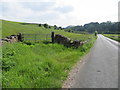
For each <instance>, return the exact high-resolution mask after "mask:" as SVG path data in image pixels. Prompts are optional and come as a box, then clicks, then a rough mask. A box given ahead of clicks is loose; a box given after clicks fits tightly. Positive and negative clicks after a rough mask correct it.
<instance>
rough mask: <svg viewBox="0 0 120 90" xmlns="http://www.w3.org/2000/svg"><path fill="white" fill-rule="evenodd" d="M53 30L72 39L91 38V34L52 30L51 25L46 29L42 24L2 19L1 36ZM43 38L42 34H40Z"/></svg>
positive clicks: (43, 32)
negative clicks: (25, 23)
mask: <svg viewBox="0 0 120 90" xmlns="http://www.w3.org/2000/svg"><path fill="white" fill-rule="evenodd" d="M0 21H1V20H0ZM52 31H54V32H55V34H62V35H65V36H67V37H69V38H71V39H72V40H83V41H84V40H88V39H91V38H92V36H93V35H92V34H89V35H87V34H84V35H83V34H75V33H69V32H64V30H54V28H53V27H52V28H51V29H46V28H44V27H43V26H42V27H38V25H36V24H35V25H34V24H33V25H31V24H28V25H23V24H21V23H20V22H12V21H5V20H2V38H5V37H6V36H10V35H12V34H18V33H20V32H21V33H25V34H36V33H37V34H38V33H39V34H51V32H52ZM41 37H42V38H43V36H41Z"/></svg>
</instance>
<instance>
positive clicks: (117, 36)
mask: <svg viewBox="0 0 120 90" xmlns="http://www.w3.org/2000/svg"><path fill="white" fill-rule="evenodd" d="M103 35H104V36H106V37H108V38H111V39H113V40H116V41H118V42H120V34H103Z"/></svg>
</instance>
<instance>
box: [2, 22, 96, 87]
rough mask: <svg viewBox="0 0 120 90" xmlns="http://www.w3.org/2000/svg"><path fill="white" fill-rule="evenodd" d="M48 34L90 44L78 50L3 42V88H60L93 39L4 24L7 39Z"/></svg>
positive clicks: (83, 35) (40, 44)
mask: <svg viewBox="0 0 120 90" xmlns="http://www.w3.org/2000/svg"><path fill="white" fill-rule="evenodd" d="M51 31H55V34H62V35H65V36H67V37H69V38H71V39H72V40H83V41H85V40H89V42H87V43H86V44H84V45H83V46H82V47H79V48H77V49H75V48H73V47H71V48H67V47H65V46H63V45H59V44H51V43H48V44H45V43H43V42H40V43H31V44H30V45H27V44H25V43H22V42H17V43H12V44H10V43H5V44H4V45H3V46H2V56H3V58H2V70H3V71H2V85H3V88H61V87H62V84H63V82H64V80H66V78H67V76H68V73H69V71H70V70H71V68H72V67H73V66H74V65H75V64H76V63H77V61H79V60H80V58H81V57H83V56H84V55H86V53H87V52H88V51H89V50H90V48H91V47H92V46H93V44H94V42H95V40H96V37H95V36H94V35H93V34H75V33H69V32H64V31H63V30H54V29H53V28H52V29H45V28H44V27H38V26H37V25H22V24H20V23H18V22H11V21H3V30H2V33H3V37H6V36H9V35H11V34H17V33H19V32H22V33H38V32H39V33H42V34H48V33H51Z"/></svg>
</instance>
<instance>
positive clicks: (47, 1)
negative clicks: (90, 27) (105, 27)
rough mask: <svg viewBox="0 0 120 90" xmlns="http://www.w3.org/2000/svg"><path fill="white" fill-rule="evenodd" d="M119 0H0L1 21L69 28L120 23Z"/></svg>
mask: <svg viewBox="0 0 120 90" xmlns="http://www.w3.org/2000/svg"><path fill="white" fill-rule="evenodd" d="M118 1H119V0H0V7H1V9H0V18H1V19H6V20H10V21H18V22H33V23H48V24H50V25H55V24H56V25H58V26H68V25H84V24H85V23H89V22H106V21H112V22H116V21H118Z"/></svg>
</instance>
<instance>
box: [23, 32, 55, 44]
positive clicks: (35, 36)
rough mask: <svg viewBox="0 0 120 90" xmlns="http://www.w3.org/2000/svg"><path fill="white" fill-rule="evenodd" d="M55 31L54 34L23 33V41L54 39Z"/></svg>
mask: <svg viewBox="0 0 120 90" xmlns="http://www.w3.org/2000/svg"><path fill="white" fill-rule="evenodd" d="M53 35H54V32H52V34H22V40H23V41H29V42H40V41H52V42H53V38H54V36H53Z"/></svg>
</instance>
